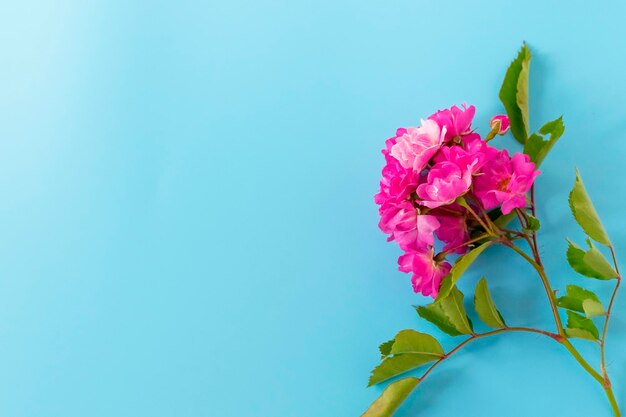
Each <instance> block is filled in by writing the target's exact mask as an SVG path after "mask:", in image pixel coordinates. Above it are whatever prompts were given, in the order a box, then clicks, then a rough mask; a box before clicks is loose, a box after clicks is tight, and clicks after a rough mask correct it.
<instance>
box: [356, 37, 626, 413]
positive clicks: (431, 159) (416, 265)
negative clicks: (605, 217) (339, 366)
mask: <svg viewBox="0 0 626 417" xmlns="http://www.w3.org/2000/svg"><path fill="white" fill-rule="evenodd" d="M530 59H531V54H530V50H529V48H528V46H527V45H523V46H522V48H521V50H520V52H519V54H518V55H517V57H516V59H515V60H514V61H513V62H512V63H511V65H510V67H509V68H508V70H507V72H506V75H505V78H504V81H503V83H502V88H501V90H500V94H499V97H500V100H501V101H502V103H503V105H504V108H505V109H506V115H497V116H494V117H493V118H492V119H491V122H490V130H489V132H488V133H487V134H486V135H485V136H484V137H481V136H480V135H479V134H478V133H477V131H476V130H474V128H473V127H472V120H473V117H474V113H475V108H474V107H473V106H465V105H463V106H461V107H457V106H453V107H452V108H450V109H446V110H440V111H437V112H436V113H434V114H433V115H431V116H429V117H428V118H427V119H426V120H422V121H421V124H420V126H419V127H408V128H401V129H398V130H397V131H396V134H395V135H394V136H393V137H391V138H390V139H388V140H387V141H386V143H385V148H384V149H383V151H382V153H383V155H384V158H385V162H386V164H385V166H384V168H383V170H382V179H381V181H380V191H379V192H378V194H376V196H375V202H376V204H378V205H379V213H380V223H379V226H380V229H381V230H382V231H383V232H384V233H386V234H388V235H389V238H388V240H389V241H395V242H396V243H397V244H398V245H399V246H400V248H401V249H402V251H403V254H402V255H401V256H400V257H399V259H398V265H399V270H400V271H402V272H405V273H408V274H410V275H411V282H412V284H413V290H414V291H415V292H417V293H421V294H423V295H425V296H430V297H432V298H433V299H434V301H433V302H432V303H431V304H428V305H424V306H418V307H416V310H417V313H418V314H419V316H420V317H422V318H423V319H425V320H427V321H429V322H431V323H432V324H434V325H435V326H437V327H438V328H439V329H440V330H441V331H442V332H444V333H446V334H448V335H449V336H464V338H463V339H462V340H461V341H460V343H459V344H458V345H457V346H456V347H454V348H453V349H451V350H449V351H448V352H444V350H443V348H442V347H441V345H440V344H439V342H438V341H437V340H436V339H435V338H434V337H433V336H431V335H428V334H425V333H421V332H418V331H416V330H402V331H400V332H399V333H397V335H396V336H395V338H394V339H392V340H389V341H387V342H385V343H382V344H381V345H380V347H379V350H380V354H381V355H382V358H381V363H380V364H379V365H378V366H377V367H376V368H375V369H374V370H373V371H372V373H371V376H370V379H369V385H375V384H379V383H381V382H385V381H388V380H389V379H392V378H396V377H399V376H400V375H402V374H404V373H406V372H408V371H411V370H415V369H417V368H420V367H423V372H422V373H421V376H419V377H416V376H410V377H404V378H401V379H396V380H395V381H394V382H392V383H391V384H389V385H388V386H387V387H386V388H385V390H384V391H383V392H382V394H381V396H380V397H379V398H378V399H377V400H376V401H375V402H374V403H373V404H372V405H371V406H370V408H369V409H368V410H367V411H366V412H365V413H364V414H363V416H365V417H382V416H390V415H392V414H393V412H394V411H395V410H396V409H397V407H398V406H399V405H400V404H401V403H402V401H404V399H405V398H406V397H407V396H408V395H409V393H410V392H411V391H413V389H415V388H416V387H417V385H418V384H419V383H420V381H422V380H423V379H424V378H426V377H427V376H428V375H429V374H430V373H431V372H432V371H433V370H434V369H435V368H436V367H437V366H438V365H439V364H440V363H441V362H443V361H445V360H447V359H448V358H450V357H452V356H453V355H454V354H456V353H457V352H458V351H459V350H461V349H462V348H463V347H464V346H465V345H467V344H468V343H471V342H472V341H473V340H477V339H481V338H486V337H490V336H493V335H496V334H500V333H506V332H530V333H535V334H541V335H545V336H547V337H549V338H551V339H553V340H554V341H555V342H556V343H559V344H561V345H562V346H563V347H564V348H565V349H567V351H569V353H571V355H572V356H573V358H574V359H575V360H576V361H577V362H578V363H580V365H582V367H583V368H584V369H585V370H586V371H587V372H588V373H589V374H590V375H591V377H592V378H593V379H594V380H595V381H597V382H598V383H599V384H600V385H601V386H602V388H603V389H604V391H605V392H606V395H607V398H608V401H609V403H610V405H611V408H612V410H613V413H614V414H615V416H619V415H620V411H619V408H618V406H617V403H616V400H615V397H614V394H613V390H612V388H611V382H610V379H609V375H608V374H607V369H606V359H605V343H606V336H607V330H608V325H609V319H610V317H611V311H612V307H613V302H614V300H615V295H616V293H617V290H618V288H619V285H620V282H621V276H620V274H619V269H618V266H617V261H616V258H615V251H614V249H613V245H612V244H611V241H610V240H609V237H608V235H607V233H606V231H605V229H604V227H603V226H602V223H601V222H600V219H599V217H598V214H597V213H596V210H595V209H594V206H593V204H592V202H591V200H590V198H589V195H588V194H587V191H586V190H585V187H584V185H583V182H582V180H581V177H580V175H579V173H578V172H576V175H575V181H574V186H573V188H572V190H571V192H570V195H569V204H570V207H571V210H572V214H573V215H574V218H575V220H576V221H577V222H578V224H579V225H580V226H581V228H582V229H583V231H584V232H585V234H586V235H587V236H588V238H587V241H586V246H584V245H581V246H579V245H577V244H576V243H574V242H571V241H570V242H569V246H568V249H567V254H566V256H567V261H568V263H569V265H570V266H571V267H572V268H573V269H574V271H576V272H577V273H578V274H580V275H582V276H584V277H589V278H595V279H599V280H606V281H608V282H612V283H613V285H614V290H613V293H612V296H611V297H610V299H609V300H607V301H605V302H602V301H601V300H600V299H599V298H598V297H597V296H596V295H595V294H594V293H593V292H591V291H589V290H587V289H584V288H582V287H579V286H576V285H568V286H567V287H566V291H565V293H564V294H563V293H562V292H561V293H560V294H562V295H561V296H559V297H557V291H555V290H553V289H552V287H551V284H550V281H549V279H548V276H547V273H546V270H545V268H544V266H543V263H542V259H541V255H540V251H539V247H538V243H537V233H536V232H537V230H538V229H539V227H540V222H539V219H537V217H536V214H535V213H536V210H535V207H536V206H535V196H534V182H535V179H536V178H537V176H538V175H540V171H539V170H538V168H539V166H540V165H541V163H542V161H543V160H544V158H545V157H546V156H547V155H548V153H549V152H550V150H551V149H552V147H553V146H554V144H555V143H556V142H557V140H558V139H559V138H560V137H561V135H562V134H563V131H564V125H563V121H562V118H558V119H556V120H553V121H550V122H548V123H546V124H544V125H543V126H542V127H541V128H540V129H539V130H538V131H537V132H535V133H531V132H530V129H529V123H528V76H529V69H530ZM509 131H510V133H511V135H512V136H513V138H514V139H516V140H517V141H518V142H520V143H521V145H523V152H518V153H514V154H513V155H511V154H509V152H508V151H507V150H506V149H502V150H500V149H497V148H495V147H493V146H492V144H490V141H492V140H494V139H496V138H497V136H499V135H506V134H507V133H508V132H509ZM494 245H502V246H505V247H507V248H510V249H511V253H512V255H514V256H520V257H522V258H523V259H524V260H525V261H527V262H528V263H529V264H530V265H531V266H532V267H533V268H534V269H535V270H536V272H537V275H538V278H539V279H540V280H541V282H542V284H543V287H544V289H545V293H546V296H547V298H548V301H549V305H550V308H551V313H552V315H553V316H554V324H555V329H554V330H546V329H537V328H531V327H524V326H520V325H511V324H510V323H509V321H508V320H509V318H507V321H505V319H504V318H503V317H502V315H501V314H500V312H499V311H498V309H497V307H496V304H495V303H494V301H493V299H492V297H491V295H490V292H489V288H488V285H487V281H486V279H485V278H484V277H483V278H482V279H481V280H480V281H478V284H477V285H476V288H475V290H474V295H473V298H474V309H475V311H476V313H477V315H478V317H479V318H480V320H481V321H482V322H484V324H486V325H487V326H489V327H491V328H492V329H493V330H490V331H486V332H477V331H475V329H474V326H473V323H472V321H471V320H470V319H469V317H468V316H467V313H466V310H465V307H464V304H463V299H464V295H463V293H462V292H461V291H460V290H459V289H458V288H457V286H456V283H457V281H458V280H459V279H460V278H461V277H462V275H463V273H464V272H465V271H466V270H467V269H468V268H469V267H470V265H471V264H472V263H473V262H474V261H475V260H476V259H477V258H478V257H479V256H480V255H481V254H482V253H483V252H484V251H485V250H486V249H487V248H489V247H490V246H494ZM609 259H610V261H609ZM562 313H563V314H564V315H565V316H566V317H567V321H564V320H563V319H562V317H561V314H562ZM511 321H513V320H511ZM598 326H599V327H598ZM572 338H581V339H587V340H589V341H592V342H596V343H597V345H598V347H599V349H600V358H601V360H600V366H599V369H596V368H594V367H593V366H592V365H591V364H589V363H588V362H587V360H586V359H585V358H584V357H583V356H582V355H581V354H580V353H579V351H578V350H577V349H576V347H575V346H574V345H573V344H572V343H571V341H570V339H572Z"/></svg>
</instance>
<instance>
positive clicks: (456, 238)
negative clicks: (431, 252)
mask: <svg viewBox="0 0 626 417" xmlns="http://www.w3.org/2000/svg"><path fill="white" fill-rule="evenodd" d="M437 219H438V220H439V227H438V228H437V231H436V232H435V233H436V234H437V238H439V240H441V241H442V242H444V243H445V246H444V247H443V251H448V250H450V249H454V248H457V249H455V250H454V251H453V253H457V254H463V253H465V252H467V250H468V247H467V246H462V245H463V243H465V242H467V241H468V240H469V237H470V236H469V231H468V230H467V219H466V218H465V216H447V215H441V216H437Z"/></svg>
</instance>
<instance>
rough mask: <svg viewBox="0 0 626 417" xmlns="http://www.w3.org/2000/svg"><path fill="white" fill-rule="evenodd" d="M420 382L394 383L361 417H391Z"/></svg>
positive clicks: (408, 380) (411, 379)
mask: <svg viewBox="0 0 626 417" xmlns="http://www.w3.org/2000/svg"><path fill="white" fill-rule="evenodd" d="M419 382H420V380H419V378H404V379H401V380H399V381H395V382H392V383H391V384H389V385H388V386H387V388H385V390H384V391H383V393H382V394H381V395H380V397H378V398H377V399H376V401H374V402H373V403H372V405H370V407H369V408H368V409H367V411H365V413H363V414H362V415H361V417H391V416H392V415H393V413H394V411H396V409H397V408H398V407H399V406H400V404H402V402H403V401H404V400H405V399H406V397H408V396H409V394H410V393H411V392H412V391H413V390H414V389H415V387H416V386H417V384H419Z"/></svg>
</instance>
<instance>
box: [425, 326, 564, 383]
mask: <svg viewBox="0 0 626 417" xmlns="http://www.w3.org/2000/svg"><path fill="white" fill-rule="evenodd" d="M505 332H529V333H538V334H543V335H546V336H548V337H551V338H553V339H555V340H558V339H559V338H560V336H559V335H558V334H555V333H550V332H547V331H544V330H540V329H533V328H530V327H503V328H501V329H496V330H492V331H490V332H485V333H475V334H473V335H471V336H470V337H468V338H467V339H465V340H464V341H462V342H461V343H459V344H458V345H457V346H456V347H455V348H453V349H452V350H451V351H449V352H448V353H446V354H445V355H443V356H442V357H441V358H439V359H438V360H437V361H436V362H435V363H433V364H432V365H431V366H430V367H429V368H428V369H427V370H426V372H424V374H422V376H421V377H420V378H419V379H420V380H423V379H424V378H426V377H427V376H428V374H429V373H430V372H431V371H432V370H433V369H435V368H436V367H437V365H439V364H440V363H441V362H443V361H444V360H446V359H447V358H449V357H450V356H451V355H453V354H454V353H456V352H458V351H459V350H461V348H463V346H465V345H467V344H468V343H470V342H471V341H473V340H478V339H482V338H485V337H489V336H493V335H496V334H500V333H505Z"/></svg>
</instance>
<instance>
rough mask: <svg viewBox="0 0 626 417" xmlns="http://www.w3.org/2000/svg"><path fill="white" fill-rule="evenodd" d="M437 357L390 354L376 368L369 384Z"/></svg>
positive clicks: (377, 382) (416, 354)
mask: <svg viewBox="0 0 626 417" xmlns="http://www.w3.org/2000/svg"><path fill="white" fill-rule="evenodd" d="M437 359H438V357H437V356H434V355H424V354H421V353H403V354H401V355H394V356H388V357H387V358H385V359H384V360H383V361H382V362H381V363H380V365H378V366H377V367H376V368H374V370H373V371H372V375H371V376H370V379H369V383H368V386H372V385H376V384H379V383H381V382H383V381H386V380H388V379H390V378H393V377H394V376H398V375H400V374H403V373H405V372H408V371H410V370H412V369H415V368H417V367H419V366H422V365H424V364H427V363H429V362H432V361H435V360H437Z"/></svg>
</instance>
